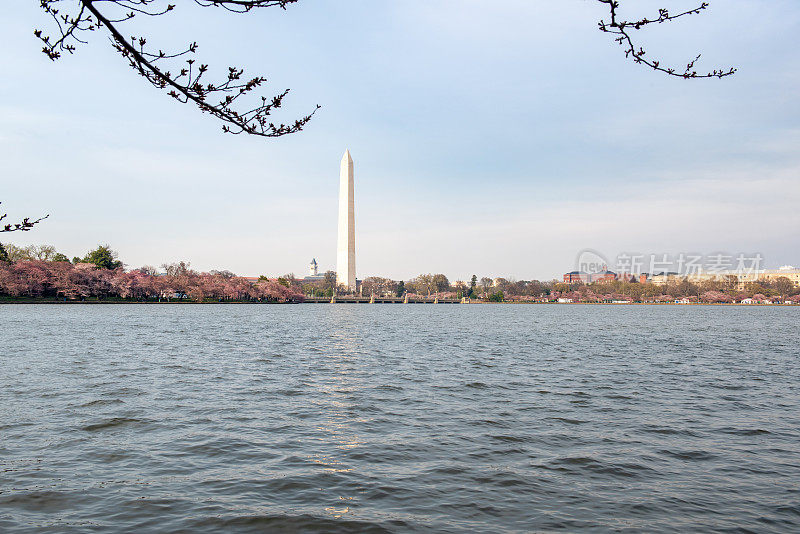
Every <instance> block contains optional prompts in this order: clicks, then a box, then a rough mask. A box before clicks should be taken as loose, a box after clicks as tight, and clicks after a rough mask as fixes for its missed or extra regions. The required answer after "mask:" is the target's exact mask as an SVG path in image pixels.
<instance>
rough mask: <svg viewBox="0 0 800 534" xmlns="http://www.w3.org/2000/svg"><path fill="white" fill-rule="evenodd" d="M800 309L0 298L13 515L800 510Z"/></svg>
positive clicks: (480, 520) (374, 527) (333, 525)
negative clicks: (99, 302)
mask: <svg viewBox="0 0 800 534" xmlns="http://www.w3.org/2000/svg"><path fill="white" fill-rule="evenodd" d="M798 319H800V307H798V308H797V309H795V308H789V307H786V308H777V307H763V308H762V307H759V308H752V307H750V308H740V307H700V306H686V307H681V306H668V307H656V306H619V307H614V306H579V305H574V306H546V305H474V306H465V305H438V306H433V305H427V306H424V305H372V306H369V305H314V304H304V305H294V306H291V305H286V306H268V305H267V306H258V305H254V306H250V305H227V306H225V305H221V306H215V305H206V306H193V305H161V306H159V305H103V306H80V305H72V306H70V305H66V306H63V305H3V306H0V531H2V532H35V531H49V532H73V531H109V532H110V531H114V532H116V531H137V532H150V531H161V532H222V531H224V532H251V531H253V532H262V531H270V532H282V531H283V532H293V531H323V532H331V531H373V532H381V531H408V530H417V531H448V532H464V531H478V532H503V531H506V532H513V531H542V530H544V531H548V530H567V531H578V530H583V531H596V532H606V531H630V532H653V531H659V532H698V531H706V532H733V531H753V532H798V531H800V400H799V399H798V396H799V395H800V359H799V358H800V328H798Z"/></svg>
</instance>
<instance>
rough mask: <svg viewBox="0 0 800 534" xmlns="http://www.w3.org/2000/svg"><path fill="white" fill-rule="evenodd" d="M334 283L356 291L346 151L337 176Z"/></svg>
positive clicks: (350, 183) (350, 163)
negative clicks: (337, 196)
mask: <svg viewBox="0 0 800 534" xmlns="http://www.w3.org/2000/svg"><path fill="white" fill-rule="evenodd" d="M336 283H337V284H339V285H343V286H347V288H348V289H351V290H353V291H355V289H356V217H355V202H354V199H353V158H351V157H350V151H349V150H346V151H345V153H344V156H343V157H342V168H341V172H340V174H339V242H338V245H337V247H336Z"/></svg>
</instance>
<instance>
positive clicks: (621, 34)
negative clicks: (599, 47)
mask: <svg viewBox="0 0 800 534" xmlns="http://www.w3.org/2000/svg"><path fill="white" fill-rule="evenodd" d="M597 1H598V2H600V3H603V4H607V5H608V9H609V14H610V16H611V22H609V23H606V22H605V21H603V20H601V21H600V22H599V24H598V25H599V28H600V31H602V32H605V33H610V34H612V35H616V36H617V37H615V39H614V40H615V41H617V42H618V43H619V44H620V45H621V46H623V47H624V48H625V57H627V58H632V59H633V61H634V62H635V63H640V64H642V65H647V66H648V67H651V68H652V69H653V70H657V71H659V72H663V73H664V74H667V75H669V76H676V77H678V78H684V79H692V78H724V77H725V76H730V75H732V74H734V73H735V72H736V69H735V68H728V69H714V70H713V71H711V72H707V73H705V74H698V73H697V71H696V70H695V64H696V63H697V61H698V60H699V59H700V55H699V54H698V55H697V57H696V58H694V59H693V60H692V61H690V62H689V63H688V64H687V65H686V69H684V71H683V72H679V71H678V70H677V69H675V68H672V67H664V66H662V65H661V62H660V61H658V60H656V59H650V58H646V57H645V55H646V52H645V51H644V49H643V48H642V47H641V46H640V47H638V49H637V46H636V45H634V43H633V38H632V37H631V31H637V30H641V29H642V28H643V27H645V26H648V25H651V24H663V23H665V22H672V21H674V20H676V19H679V18H681V17H686V16H689V15H699V14H700V13H701V12H702V11H704V10H706V9H707V8H708V5H709V4H708V2H703V3H701V4H700V5H699V6H698V7H696V8H694V9H690V10H688V11H684V12H681V13H678V14H677V15H670V13H669V11H668V10H667V9H663V8H662V9H659V10H658V17H656V18H652V19H649V18H647V17H645V18H642V19H640V20H636V21H628V20H620V18H619V15H618V13H617V10H618V9H619V6H620V3H619V1H618V0H597Z"/></svg>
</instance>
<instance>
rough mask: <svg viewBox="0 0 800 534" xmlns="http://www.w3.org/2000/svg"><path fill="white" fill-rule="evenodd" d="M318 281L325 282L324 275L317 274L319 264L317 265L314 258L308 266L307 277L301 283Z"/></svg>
mask: <svg viewBox="0 0 800 534" xmlns="http://www.w3.org/2000/svg"><path fill="white" fill-rule="evenodd" d="M319 280H325V275H324V274H319V264H318V263H317V259H316V258H312V259H311V263H309V264H308V276H306V277H305V278H303V279H302V281H303V282H317V281H319Z"/></svg>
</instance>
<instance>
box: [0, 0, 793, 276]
mask: <svg viewBox="0 0 800 534" xmlns="http://www.w3.org/2000/svg"><path fill="white" fill-rule="evenodd" d="M10 4H11V5H9V6H4V16H3V18H2V19H0V32H1V34H2V35H3V36H4V45H3V46H2V47H0V66H2V70H3V73H4V75H3V76H1V77H0V184H1V187H0V201H2V202H3V204H2V207H3V208H4V210H3V211H4V212H8V214H9V219H18V218H21V217H22V216H38V215H41V214H45V213H47V214H50V217H49V218H48V219H47V220H46V221H44V222H42V223H41V224H40V225H37V226H36V228H35V230H34V231H31V232H27V233H24V234H23V233H21V232H17V233H13V234H5V235H0V238H1V239H0V240H2V241H3V242H5V243H13V244H16V245H28V244H44V243H46V244H52V245H54V246H55V247H56V248H57V249H58V250H59V251H62V252H64V253H65V254H67V255H68V256H69V257H72V256H76V255H80V256H82V255H83V254H85V253H86V251H88V250H89V249H91V248H93V247H95V246H96V245H98V244H100V243H108V244H110V245H111V247H112V248H113V249H115V250H117V251H118V252H119V255H120V258H121V259H122V260H123V261H124V262H125V264H126V266H127V267H129V268H136V267H140V266H143V265H155V266H158V265H161V264H163V263H167V262H174V261H179V260H185V261H189V262H191V265H192V267H193V268H196V269H198V270H202V271H206V270H211V269H229V270H231V271H233V272H235V273H237V274H240V275H246V276H253V275H260V274H266V275H268V276H277V275H282V274H285V273H296V274H298V275H302V274H304V273H305V272H306V270H307V265H308V263H309V261H310V260H311V258H312V257H314V258H316V259H317V261H318V262H319V264H320V268H321V269H322V270H327V269H332V270H335V267H336V266H335V261H336V234H337V231H336V223H337V213H336V210H337V197H338V185H339V176H338V172H339V162H340V159H341V157H342V154H343V153H344V151H345V149H349V150H350V152H351V154H352V156H353V159H354V162H355V196H356V250H357V262H356V269H357V274H358V276H359V278H364V277H366V276H386V277H390V278H394V279H406V280H407V279H409V278H411V277H413V276H416V275H417V274H420V273H427V272H434V273H435V272H442V273H445V274H447V275H448V276H449V277H450V279H451V280H453V281H454V280H465V279H468V277H469V276H471V275H472V274H477V275H478V276H479V277H482V276H491V277H498V276H502V277H506V278H514V279H524V280H530V279H540V280H546V279H550V278H553V277H557V276H560V275H561V274H562V273H564V272H567V271H570V270H572V269H573V268H574V267H575V262H576V257H577V255H578V254H579V253H580V251H582V250H584V249H587V248H590V249H593V250H596V251H598V252H600V253H602V255H604V256H605V257H607V258H609V261H610V263H612V264H613V261H614V258H616V257H617V256H618V255H619V254H621V253H624V254H633V253H641V254H671V255H678V254H681V253H698V254H714V253H719V252H726V253H730V254H732V255H734V254H739V253H747V254H755V253H758V254H760V255H762V256H763V258H764V266H765V267H770V268H774V267H778V266H781V265H785V264H794V265H800V231H799V230H800V210H799V209H798V205H799V204H798V201H800V150H798V148H800V121H799V119H800V98H798V97H799V96H800V94H799V91H800V89H798V88H800V4H798V3H797V2H796V0H769V1H766V0H724V1H722V0H715V1H712V2H711V6H710V8H709V9H708V10H707V11H706V12H704V13H703V14H702V15H700V16H695V17H691V18H688V19H681V20H680V21H676V22H673V23H670V24H663V25H658V26H657V27H654V28H651V29H648V30H647V31H646V32H645V31H643V32H641V34H640V37H639V40H640V43H641V44H642V45H643V46H644V47H645V49H646V50H647V51H648V54H649V55H652V56H654V57H657V58H659V59H660V60H661V61H662V63H670V64H674V65H676V66H678V67H680V66H682V65H685V64H686V63H687V61H688V60H689V59H692V58H693V57H694V56H696V55H697V54H698V53H702V54H703V56H702V58H701V61H700V62H699V64H698V67H699V69H708V70H711V69H714V68H720V67H729V66H734V67H736V68H738V69H739V71H738V72H737V74H736V75H735V76H733V77H729V78H726V79H723V80H718V79H713V80H692V81H686V80H682V79H676V78H669V77H667V76H664V75H662V74H658V73H655V72H653V71H651V70H648V69H646V68H643V67H641V66H638V65H635V64H633V63H632V62H630V61H628V60H626V59H625V57H624V54H623V51H622V49H621V48H620V47H619V46H618V45H616V44H615V43H614V42H613V40H612V39H611V38H610V37H609V36H608V35H605V34H603V33H601V32H599V31H598V29H597V22H598V21H599V20H600V19H601V18H604V17H605V18H608V14H607V12H606V11H604V6H602V5H601V4H600V3H598V2H596V1H592V0H559V1H558V2H552V1H544V0H495V1H492V2H490V3H487V2H485V1H478V0H406V1H402V2H401V1H389V0H383V1H376V0H347V1H342V0H300V2H298V4H296V5H294V6H290V7H289V8H288V9H287V10H286V11H282V10H280V9H274V8H270V9H263V10H259V11H257V12H254V13H250V14H246V15H235V14H230V13H226V12H224V11H221V10H219V9H215V8H201V7H198V6H196V5H194V3H190V2H188V1H186V2H184V1H181V2H178V7H177V8H176V9H175V10H174V11H173V12H172V13H171V14H169V15H168V16H164V17H159V18H142V17H139V18H137V19H134V20H133V21H131V22H129V23H126V24H125V25H124V26H123V27H124V28H125V31H126V33H127V34H131V35H140V34H144V35H146V36H147V37H148V42H149V43H151V44H153V46H155V47H157V48H163V49H165V50H169V49H177V48H179V47H180V46H182V45H185V44H186V43H188V42H191V41H197V42H198V44H199V49H198V53H197V56H198V61H201V62H204V63H209V64H210V65H211V71H212V73H213V72H218V73H219V72H223V73H224V72H225V71H226V69H227V67H228V66H233V65H237V66H242V67H244V68H245V69H246V73H250V74H252V75H257V74H263V75H265V76H266V77H267V78H268V84H267V85H266V88H265V91H264V94H267V95H272V94H275V93H277V92H279V91H281V90H283V89H286V88H291V90H292V91H291V93H290V95H289V96H288V97H287V100H286V102H285V107H284V109H283V110H282V111H281V112H280V114H279V115H277V116H276V118H277V119H279V120H283V121H291V120H293V119H294V118H296V117H299V116H301V115H303V114H305V113H307V112H310V111H311V110H313V108H314V106H315V105H316V104H320V105H321V106H322V109H320V110H319V112H317V114H316V115H315V117H314V119H313V120H312V122H311V123H310V124H309V125H308V126H307V128H306V129H305V130H304V131H303V132H300V133H298V134H294V135H291V136H286V137H281V138H278V139H264V138H259V137H247V136H242V135H240V136H232V135H226V134H224V133H222V131H221V124H220V123H219V122H217V121H216V120H215V119H213V118H211V117H210V116H208V115H203V114H201V113H200V112H199V111H198V110H197V109H196V108H193V107H192V106H189V105H181V104H179V103H176V102H174V101H173V100H172V99H171V98H169V97H167V96H166V95H165V94H164V93H163V92H160V91H159V90H157V89H155V88H153V87H151V86H149V85H148V84H147V83H146V81H145V80H144V79H142V78H140V77H138V76H137V75H136V74H135V73H134V72H133V71H131V70H130V68H129V67H128V66H127V64H126V63H125V62H124V61H123V60H122V59H121V58H120V57H119V56H118V55H117V54H116V53H115V52H114V51H113V49H112V48H111V46H110V44H109V42H108V38H107V36H106V35H104V34H103V33H102V32H96V33H94V34H92V35H90V36H88V37H89V42H88V43H87V44H86V45H81V46H79V47H78V49H77V50H76V52H75V54H73V55H67V56H65V57H63V58H62V59H60V60H59V61H57V62H51V61H50V60H49V59H48V58H47V57H46V56H44V55H43V54H42V53H41V52H40V49H41V47H40V46H39V45H38V44H37V40H36V38H35V37H34V36H33V29H34V28H39V29H44V30H50V29H52V26H51V25H50V22H49V21H48V19H47V18H46V16H45V15H44V14H43V13H42V12H41V10H40V8H39V7H38V3H36V2H13V3H10ZM693 4H694V3H693V2H686V1H675V0H673V1H670V0H663V1H661V2H653V1H650V0H637V1H636V2H623V8H624V11H623V14H628V15H629V18H636V17H641V16H645V15H651V14H654V13H657V8H658V7H669V8H670V10H671V11H673V12H676V11H677V10H678V9H680V8H682V7H692V6H693ZM65 6H68V3H65ZM611 266H612V267H613V265H611Z"/></svg>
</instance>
